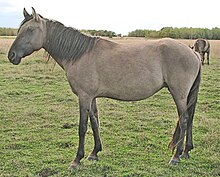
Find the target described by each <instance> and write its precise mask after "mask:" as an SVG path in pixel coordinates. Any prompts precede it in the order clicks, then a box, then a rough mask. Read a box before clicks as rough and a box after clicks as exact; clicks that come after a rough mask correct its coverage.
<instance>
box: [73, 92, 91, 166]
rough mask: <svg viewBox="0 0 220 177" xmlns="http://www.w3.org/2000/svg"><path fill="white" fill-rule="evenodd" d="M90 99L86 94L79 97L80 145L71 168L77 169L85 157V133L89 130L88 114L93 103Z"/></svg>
mask: <svg viewBox="0 0 220 177" xmlns="http://www.w3.org/2000/svg"><path fill="white" fill-rule="evenodd" d="M90 100H91V99H89V98H87V97H85V96H82V97H79V111H80V121H79V130H78V134H79V146H78V151H77V154H76V158H75V160H74V161H73V162H72V164H71V165H70V168H71V169H75V168H76V167H77V166H78V165H79V163H80V160H81V159H82V158H83V157H84V142H85V134H86V131H87V124H88V114H89V109H90V105H91V101H90Z"/></svg>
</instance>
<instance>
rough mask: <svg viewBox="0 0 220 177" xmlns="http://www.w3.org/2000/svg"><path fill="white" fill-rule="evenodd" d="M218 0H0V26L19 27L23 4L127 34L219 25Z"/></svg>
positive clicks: (72, 22)
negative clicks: (144, 30)
mask: <svg viewBox="0 0 220 177" xmlns="http://www.w3.org/2000/svg"><path fill="white" fill-rule="evenodd" d="M219 4H220V1H219V0H207V1H204V0H182V1H180V0H109V1H105V0H77V1H76V0H0V27H18V26H19V24H20V22H21V21H22V19H23V8H24V7H25V8H26V9H27V11H28V12H30V13H31V7H34V8H35V10H36V11H37V13H39V14H41V15H42V16H44V17H46V18H50V19H54V20H58V21H60V22H62V23H63V24H65V25H66V26H72V27H75V28H77V29H96V30H100V29H103V30H109V31H114V32H116V33H117V34H124V35H125V34H128V32H131V31H134V30H135V29H153V30H160V29H161V28H163V27H200V28H213V27H220V5H219Z"/></svg>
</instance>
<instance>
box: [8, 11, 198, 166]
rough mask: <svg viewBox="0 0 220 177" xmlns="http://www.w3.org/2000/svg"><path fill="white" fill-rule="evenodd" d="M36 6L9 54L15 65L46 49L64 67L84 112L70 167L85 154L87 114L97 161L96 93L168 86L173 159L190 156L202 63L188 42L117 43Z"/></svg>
mask: <svg viewBox="0 0 220 177" xmlns="http://www.w3.org/2000/svg"><path fill="white" fill-rule="evenodd" d="M32 10H33V12H32V14H28V13H27V11H26V10H25V9H24V11H23V13H24V17H25V19H24V20H23V22H22V23H21V26H20V28H19V30H18V35H17V38H16V39H15V41H14V43H13V44H12V46H11V48H10V50H9V53H8V58H9V60H10V62H11V63H13V64H15V65H17V64H19V63H20V62H21V59H22V58H24V57H25V56H28V55H30V54H32V53H33V52H34V51H37V50H39V49H41V48H44V49H45V50H46V51H47V52H48V53H49V54H50V55H51V56H52V57H53V58H54V60H55V61H56V62H57V63H58V64H59V65H60V66H61V67H62V68H63V70H64V71H65V72H66V76H67V79H68V81H69V84H70V86H71V88H72V91H73V93H75V94H76V95H77V96H78V98H79V111H80V120H79V146H78V150H77V154H76V157H75V159H74V161H73V162H72V164H71V166H70V167H71V168H72V169H74V168H76V167H77V166H78V165H79V163H80V160H81V159H82V158H83V157H84V141H85V134H86V131H87V124H88V117H90V123H91V127H92V130H93V136H94V149H93V150H92V152H91V153H90V155H89V157H88V159H92V160H97V159H98V155H97V153H98V152H99V151H101V150H102V143H101V139H100V134H99V119H98V110H97V106H96V98H101V97H107V98H112V99H117V100H123V101H138V100H142V99H146V98H148V97H150V96H152V95H153V94H155V93H156V92H158V91H159V90H161V89H162V88H164V87H165V88H168V89H169V91H170V93H171V95H172V97H173V99H174V101H175V104H176V107H177V112H178V115H179V120H178V122H177V125H176V129H175V131H174V134H173V138H172V140H171V142H170V144H169V148H170V149H172V150H174V149H176V152H175V153H174V155H173V157H172V158H171V160H170V164H176V163H178V162H179V161H180V157H185V158H189V151H190V150H191V149H193V141H192V122H193V117H194V112H195V107H196V103H197V96H198V91H199V84H200V69H201V64H200V61H199V59H198V56H197V55H196V54H195V53H194V52H193V51H192V50H190V49H189V48H188V46H186V45H185V44H183V43H181V42H179V41H176V40H173V39H161V40H147V41H146V42H145V43H140V44H137V43H135V44H130V45H129V44H118V43H115V42H111V41H108V40H105V39H102V38H96V37H91V36H86V35H84V34H82V33H81V32H79V31H78V30H76V29H74V28H70V27H65V26H64V25H63V24H62V23H60V22H57V21H54V20H49V19H46V18H43V17H42V16H40V15H39V14H37V13H36V12H35V10H34V8H33V9H32ZM185 136H186V144H185V148H184V149H183V145H184V138H185Z"/></svg>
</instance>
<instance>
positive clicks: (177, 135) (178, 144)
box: [169, 99, 189, 164]
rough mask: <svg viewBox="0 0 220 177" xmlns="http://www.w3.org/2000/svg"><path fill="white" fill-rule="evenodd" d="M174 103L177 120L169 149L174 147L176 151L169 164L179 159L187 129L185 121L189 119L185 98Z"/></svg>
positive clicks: (175, 162)
mask: <svg viewBox="0 0 220 177" xmlns="http://www.w3.org/2000/svg"><path fill="white" fill-rule="evenodd" d="M175 103H176V106H177V111H178V115H179V121H178V124H177V127H176V130H175V132H174V135H173V139H172V140H171V143H170V145H169V147H170V148H171V149H175V148H176V152H175V153H174V155H173V157H172V158H171V160H170V162H169V163H170V164H177V163H178V162H179V161H180V155H181V154H182V152H183V143H184V137H185V132H186V129H187V122H188V119H189V115H188V111H187V99H181V100H176V99H175Z"/></svg>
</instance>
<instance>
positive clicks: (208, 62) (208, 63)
mask: <svg viewBox="0 0 220 177" xmlns="http://www.w3.org/2000/svg"><path fill="white" fill-rule="evenodd" d="M209 53H210V52H207V63H208V65H209Z"/></svg>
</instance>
